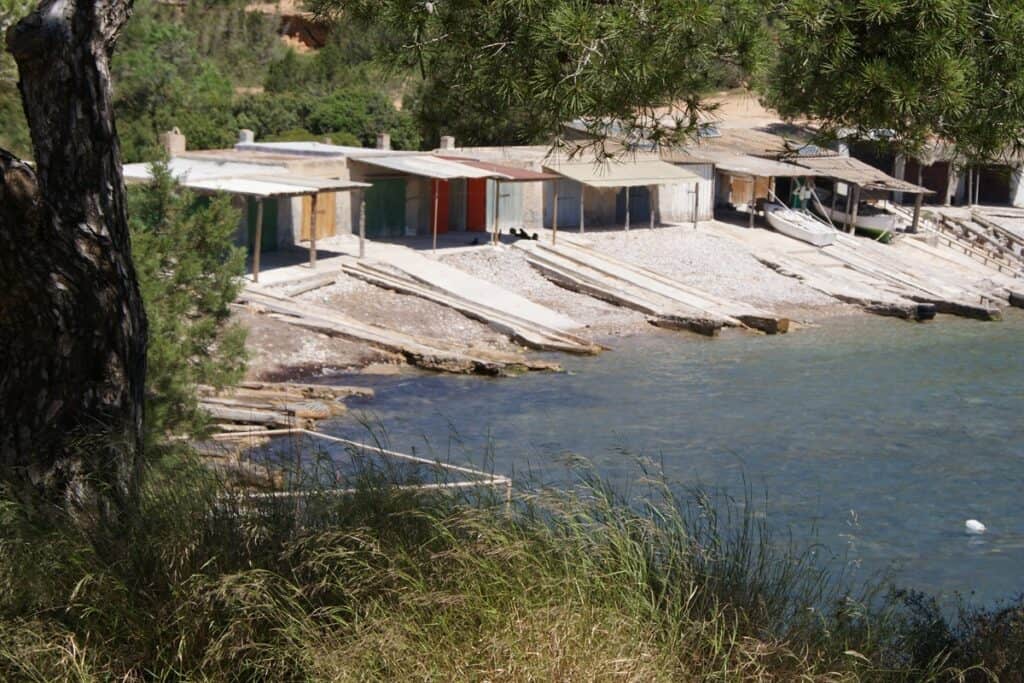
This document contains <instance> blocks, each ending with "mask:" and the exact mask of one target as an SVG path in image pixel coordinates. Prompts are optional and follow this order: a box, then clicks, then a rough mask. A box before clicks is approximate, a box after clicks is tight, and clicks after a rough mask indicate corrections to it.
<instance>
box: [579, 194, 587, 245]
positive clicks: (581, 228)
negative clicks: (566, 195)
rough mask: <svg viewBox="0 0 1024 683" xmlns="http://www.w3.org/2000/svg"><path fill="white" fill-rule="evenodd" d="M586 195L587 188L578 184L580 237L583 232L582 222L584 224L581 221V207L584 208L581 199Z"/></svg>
mask: <svg viewBox="0 0 1024 683" xmlns="http://www.w3.org/2000/svg"><path fill="white" fill-rule="evenodd" d="M586 193H587V186H586V185H584V184H583V183H580V234H581V235H582V234H583V232H584V230H583V222H584V221H583V206H584V203H583V197H584V195H586Z"/></svg>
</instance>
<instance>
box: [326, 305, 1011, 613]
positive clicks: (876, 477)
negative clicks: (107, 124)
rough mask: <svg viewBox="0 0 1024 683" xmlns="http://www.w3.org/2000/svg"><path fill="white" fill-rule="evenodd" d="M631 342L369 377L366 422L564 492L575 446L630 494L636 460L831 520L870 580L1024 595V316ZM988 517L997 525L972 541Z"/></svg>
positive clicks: (837, 546) (832, 324)
mask: <svg viewBox="0 0 1024 683" xmlns="http://www.w3.org/2000/svg"><path fill="white" fill-rule="evenodd" d="M611 344H612V345H613V346H614V347H615V351H613V352H609V353H607V354H604V355H603V356H600V357H598V358H587V359H580V358H560V359H559V360H561V361H562V362H563V364H564V365H565V366H566V368H567V369H568V370H570V372H569V373H568V374H564V375H545V376H542V375H534V376H528V377H520V378H517V379H507V380H481V379H475V378H466V377H447V376H436V375H430V376H412V377H410V376H404V377H390V378H365V377H364V378H358V379H357V380H356V381H357V382H359V383H363V384H368V385H370V386H373V387H374V388H376V390H377V396H376V398H375V399H374V400H373V401H372V402H368V403H365V404H362V405H360V406H359V407H358V408H357V411H356V412H357V413H358V412H360V411H365V413H364V414H365V415H367V416H372V418H373V419H375V420H379V421H380V423H381V424H383V426H384V427H385V428H386V430H387V432H388V434H389V437H390V440H391V443H392V445H393V446H394V447H396V448H397V449H399V450H411V449H413V448H415V449H416V451H417V452H419V453H424V452H427V451H432V452H433V454H434V455H436V456H439V457H448V456H447V454H448V453H449V452H451V453H452V455H451V457H452V458H453V459H454V460H461V461H466V460H475V461H476V462H477V463H479V462H481V460H482V459H483V457H484V456H483V453H484V450H485V444H487V443H488V441H490V442H492V443H493V445H494V456H493V467H494V469H495V470H496V471H498V472H500V473H505V474H508V473H511V474H513V475H514V476H518V477H520V478H522V477H523V476H525V474H526V472H527V471H528V470H529V471H531V472H532V476H537V477H539V478H541V479H544V480H548V481H550V480H557V479H558V478H559V477H560V476H564V473H565V464H564V459H563V458H560V457H559V456H560V455H561V454H565V453H567V452H571V453H576V454H580V455H582V456H584V457H586V458H588V459H589V460H590V461H591V462H593V463H594V464H595V466H596V468H597V470H598V471H599V472H600V473H601V474H602V475H604V476H606V477H608V478H610V479H612V480H613V481H616V482H618V483H619V484H622V485H626V484H628V483H629V482H630V481H633V480H635V479H636V477H637V476H638V474H639V470H638V466H637V460H636V457H635V455H644V456H647V457H650V458H654V459H656V460H658V461H659V462H660V463H661V464H662V466H663V468H664V471H665V473H666V475H667V476H668V477H669V478H670V479H671V480H672V481H674V482H678V483H680V484H682V485H686V486H689V485H700V486H704V487H710V488H724V489H725V490H727V491H728V492H730V493H732V494H734V495H736V496H737V497H739V498H742V497H743V495H744V480H745V481H746V485H748V486H749V487H750V488H751V489H752V490H753V492H754V495H755V497H756V498H760V499H763V500H765V501H766V509H767V516H768V520H769V523H770V524H771V525H772V526H773V527H774V528H776V529H777V530H780V531H783V532H785V531H786V530H788V529H792V530H793V533H794V535H795V536H796V538H797V539H810V538H811V534H812V531H811V530H812V529H813V528H816V529H817V531H816V536H815V538H816V540H817V541H818V542H820V543H823V544H824V545H825V546H827V547H828V548H829V549H830V550H831V551H832V553H834V554H836V555H837V556H838V557H841V558H842V559H836V560H834V561H835V562H843V563H846V564H847V565H848V566H847V570H848V571H852V572H853V573H854V575H855V576H861V577H863V578H868V577H869V576H870V575H871V574H872V573H874V572H876V571H879V570H885V569H888V570H891V576H892V578H893V579H894V580H895V581H896V582H897V583H898V584H900V585H905V586H911V587H914V588H918V589H923V590H928V591H932V592H940V593H943V594H946V595H950V594H951V593H952V592H954V591H959V592H963V593H966V594H968V595H970V594H972V593H973V594H974V595H973V596H972V597H973V599H974V600H976V601H979V602H989V601H991V600H993V599H995V598H1001V597H1009V596H1010V595H1011V594H1014V593H1017V592H1020V591H1024V486H1022V485H1024V418H1022V416H1024V359H1022V357H1021V352H1022V350H1024V316H1022V315H1019V314H1011V315H1009V316H1008V319H1007V320H1005V321H1003V322H1001V323H979V322H974V321H966V320H960V319H954V318H942V319H940V320H938V321H935V322H933V323H929V324H926V325H920V324H913V323H905V322H901V321H895V320H891V319H884V318H876V317H856V318H840V319H833V320H829V321H827V322H826V323H825V324H824V325H823V326H821V327H817V328H812V329H804V330H800V331H797V332H795V333H792V334H789V335H785V336H780V337H763V336H754V335H748V334H743V333H735V334H730V335H727V336H725V337H723V338H719V339H716V340H704V339H701V338H698V337H695V336H690V335H686V334H679V335H672V334H663V333H658V334H652V335H643V336H636V337H629V338H623V339H616V340H613V341H612V342H611ZM453 429H454V430H456V431H457V438H455V437H453ZM330 431H334V432H336V433H339V434H345V435H348V436H353V435H355V436H358V435H359V434H360V432H361V431H362V429H361V428H360V427H359V426H358V425H356V424H355V423H354V421H353V420H346V421H342V422H339V423H336V424H334V425H332V426H331V430H330ZM364 433H365V432H364ZM428 443H429V446H428V445H427V444H428ZM624 450H625V451H628V452H624ZM762 507H764V504H762ZM968 518H977V519H980V520H981V521H983V522H984V523H985V524H986V525H987V526H988V529H989V531H988V533H986V534H985V535H983V536H968V535H966V534H965V532H964V521H965V520H966V519H968Z"/></svg>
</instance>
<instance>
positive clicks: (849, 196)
mask: <svg viewBox="0 0 1024 683" xmlns="http://www.w3.org/2000/svg"><path fill="white" fill-rule="evenodd" d="M852 201H853V186H852V185H850V184H849V183H846V218H844V219H843V230H844V231H845V232H853V227H852V224H851V222H850V216H851V215H852V214H853V205H852V204H851V202H852Z"/></svg>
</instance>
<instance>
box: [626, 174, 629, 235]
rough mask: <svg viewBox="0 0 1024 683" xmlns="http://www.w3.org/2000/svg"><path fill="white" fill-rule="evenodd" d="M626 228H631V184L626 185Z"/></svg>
mask: <svg viewBox="0 0 1024 683" xmlns="http://www.w3.org/2000/svg"><path fill="white" fill-rule="evenodd" d="M626 230H627V231H628V230H629V186H628V185H627V186H626Z"/></svg>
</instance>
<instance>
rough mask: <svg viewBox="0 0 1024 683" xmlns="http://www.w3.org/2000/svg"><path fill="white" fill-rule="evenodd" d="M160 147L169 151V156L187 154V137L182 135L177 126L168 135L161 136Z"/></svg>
mask: <svg viewBox="0 0 1024 683" xmlns="http://www.w3.org/2000/svg"><path fill="white" fill-rule="evenodd" d="M160 145H161V146H162V147H163V148H164V149H165V150H166V151H167V156H169V157H176V156H178V155H179V154H184V153H185V149H186V140H185V136H184V135H182V134H181V131H180V130H179V129H178V127H177V126H175V127H174V128H172V129H171V130H169V131H167V132H166V133H161V134H160Z"/></svg>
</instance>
